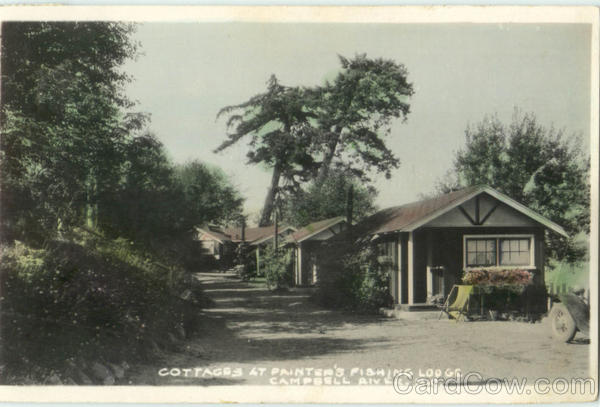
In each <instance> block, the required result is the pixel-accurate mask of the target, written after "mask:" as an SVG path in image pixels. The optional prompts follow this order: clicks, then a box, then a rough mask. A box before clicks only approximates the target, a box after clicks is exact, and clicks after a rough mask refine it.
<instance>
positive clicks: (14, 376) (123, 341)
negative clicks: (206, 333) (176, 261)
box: [0, 232, 202, 384]
mask: <svg viewBox="0 0 600 407" xmlns="http://www.w3.org/2000/svg"><path fill="white" fill-rule="evenodd" d="M190 287H191V288H192V289H190ZM0 289H1V292H0V294H1V298H0V306H1V308H0V310H1V317H2V320H1V326H2V329H1V331H0V344H1V345H2V354H1V357H2V371H1V374H2V383H3V384H10V383H20V384H23V383H31V384H33V383H57V384H59V383H66V384H69V383H70V384H74V383H78V384H96V383H104V384H111V383H112V382H115V381H117V382H118V380H119V379H122V378H123V376H124V375H123V372H122V371H123V370H126V367H127V365H128V364H129V363H131V362H135V361H138V360H142V359H144V358H150V357H152V356H153V355H155V354H156V353H158V352H160V351H161V349H164V348H168V347H173V346H176V343H177V340H181V339H183V338H184V337H185V336H186V335H190V334H191V333H193V332H194V329H195V326H196V315H197V311H198V307H199V306H200V303H201V300H202V298H201V295H200V293H199V291H198V290H197V289H196V290H194V289H193V287H192V286H191V285H190V281H188V280H187V279H186V273H185V272H184V271H183V270H182V269H180V268H176V267H174V266H169V265H165V264H160V263H159V262H158V261H156V259H153V258H152V255H151V254H149V253H146V252H144V251H141V250H139V249H136V248H134V246H133V244H132V243H131V242H127V241H125V240H122V239H119V240H108V239H105V238H102V237H100V236H96V235H94V234H91V233H87V232H86V233H84V232H79V233H72V234H71V235H70V236H69V237H66V238H62V239H60V240H54V241H51V242H49V243H47V244H46V245H45V247H41V248H32V247H29V246H26V245H25V244H23V243H20V242H15V243H14V244H13V245H12V246H10V247H4V248H3V251H2V255H1V258H0Z"/></svg>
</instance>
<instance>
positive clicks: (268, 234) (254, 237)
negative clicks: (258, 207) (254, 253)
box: [224, 225, 296, 244]
mask: <svg viewBox="0 0 600 407" xmlns="http://www.w3.org/2000/svg"><path fill="white" fill-rule="evenodd" d="M286 230H294V231H295V230H296V229H295V228H293V227H291V226H285V225H284V226H281V225H280V226H279V230H278V232H279V233H283V232H285V231H286ZM224 233H225V234H227V235H228V236H229V237H230V239H231V241H233V242H241V241H242V229H241V228H229V229H225V230H224ZM244 234H245V236H244V238H245V239H246V242H248V243H250V244H260V243H262V242H264V241H265V240H269V239H271V238H273V237H274V236H275V225H271V226H263V227H256V228H246V230H245V231H244Z"/></svg>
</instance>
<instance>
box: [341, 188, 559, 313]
mask: <svg viewBox="0 0 600 407" xmlns="http://www.w3.org/2000/svg"><path fill="white" fill-rule="evenodd" d="M546 230H548V231H551V232H552V233H557V234H559V235H562V236H567V233H566V232H565V230H564V229H563V228H562V227H561V226H559V225H557V224H555V223H553V222H552V221H550V220H548V219H546V218H545V217H543V216H541V215H539V214H538V213H536V212H534V211H533V210H531V209H529V208H527V207H525V206H524V205H522V204H520V203H518V202H516V201H514V200H513V199H511V198H509V197H508V196H506V195H504V194H502V193H500V192H498V191H496V190H494V189H492V188H490V187H487V186H477V187H469V188H465V189H462V190H459V191H455V192H451V193H449V194H446V195H442V196H438V197H435V198H430V199H425V200H422V201H419V202H414V203H409V204H406V205H402V206H397V207H392V208H388V209H384V210H382V211H380V212H378V213H376V214H374V215H372V216H370V217H369V218H367V219H365V220H363V221H362V222H360V223H359V224H357V225H356V227H354V228H352V233H353V236H362V237H365V238H369V239H371V240H372V241H373V242H374V243H375V244H376V245H377V248H378V249H379V252H380V254H381V255H382V256H384V257H387V260H389V261H388V264H390V266H389V267H390V268H391V276H392V278H391V281H390V292H391V294H392V297H393V298H394V302H395V303H396V304H407V307H409V308H410V306H415V307H418V305H419V304H424V303H428V302H429V301H430V299H431V298H432V297H433V296H436V295H443V296H444V297H445V296H447V295H448V293H449V291H450V289H451V288H452V285H453V284H458V283H460V278H461V275H462V272H463V270H469V269H487V268H490V269H492V268H497V269H509V268H518V269H526V270H528V271H530V272H532V273H533V275H534V276H533V281H534V283H535V284H540V285H543V284H544V233H545V231H546Z"/></svg>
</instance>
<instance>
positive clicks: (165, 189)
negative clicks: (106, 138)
mask: <svg viewBox="0 0 600 407" xmlns="http://www.w3.org/2000/svg"><path fill="white" fill-rule="evenodd" d="M122 159H123V161H122V163H121V167H120V171H119V173H118V174H117V175H118V176H119V178H120V182H119V183H118V185H117V186H115V187H114V188H113V189H112V190H110V191H106V192H105V193H104V194H102V195H101V196H100V198H99V202H100V210H99V219H100V221H99V225H100V227H101V228H102V229H103V230H105V231H108V232H110V234H111V235H112V236H113V237H119V236H122V237H127V238H129V239H131V240H133V241H137V242H139V243H141V244H145V243H148V242H150V241H152V240H160V239H163V238H166V239H172V238H173V237H175V236H179V235H182V234H184V233H185V232H187V229H189V226H188V225H187V223H186V222H185V215H184V214H185V199H184V198H185V196H184V192H183V188H181V187H180V186H179V184H178V183H177V179H176V175H175V168H174V166H173V164H172V163H171V162H170V160H169V159H168V158H167V155H166V153H165V151H164V147H163V145H162V143H161V142H160V141H158V140H157V139H156V137H155V136H154V135H153V134H151V133H145V134H143V135H141V136H138V137H135V138H134V139H132V140H131V141H130V142H128V143H127V144H126V145H125V146H124V154H123V157H122Z"/></svg>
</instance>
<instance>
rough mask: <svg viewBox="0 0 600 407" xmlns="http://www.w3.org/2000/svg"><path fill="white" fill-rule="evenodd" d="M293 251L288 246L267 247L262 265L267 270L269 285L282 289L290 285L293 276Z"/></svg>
mask: <svg viewBox="0 0 600 407" xmlns="http://www.w3.org/2000/svg"><path fill="white" fill-rule="evenodd" d="M293 259H294V258H293V252H292V250H290V249H288V248H282V247H279V248H277V249H275V248H274V247H273V246H271V245H269V246H267V247H266V248H265V251H264V254H263V258H262V266H263V267H264V270H265V279H266V282H267V287H269V288H270V289H282V288H285V287H289V286H290V285H291V283H292V278H293V266H294V263H293Z"/></svg>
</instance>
